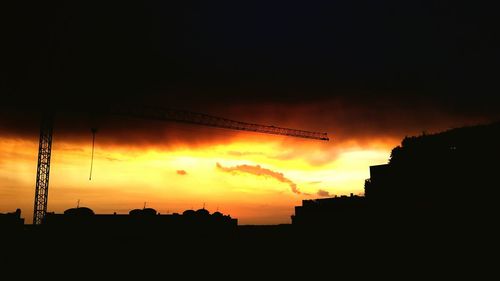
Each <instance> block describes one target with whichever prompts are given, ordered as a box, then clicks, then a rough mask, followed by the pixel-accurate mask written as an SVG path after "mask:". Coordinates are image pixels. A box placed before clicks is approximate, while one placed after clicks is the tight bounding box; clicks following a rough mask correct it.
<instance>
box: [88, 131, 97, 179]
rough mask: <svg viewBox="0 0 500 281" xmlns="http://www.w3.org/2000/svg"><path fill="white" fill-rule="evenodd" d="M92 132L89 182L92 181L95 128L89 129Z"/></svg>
mask: <svg viewBox="0 0 500 281" xmlns="http://www.w3.org/2000/svg"><path fill="white" fill-rule="evenodd" d="M90 130H91V131H92V156H91V158H90V175H89V181H90V180H92V167H93V166H94V147H95V133H96V132H97V129H96V128H92V129H90Z"/></svg>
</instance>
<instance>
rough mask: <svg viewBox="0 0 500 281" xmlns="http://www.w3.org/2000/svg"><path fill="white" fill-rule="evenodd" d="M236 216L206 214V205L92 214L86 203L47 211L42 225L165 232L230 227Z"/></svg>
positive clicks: (180, 232) (83, 229) (220, 229)
mask: <svg viewBox="0 0 500 281" xmlns="http://www.w3.org/2000/svg"><path fill="white" fill-rule="evenodd" d="M237 225H238V220H237V219H233V218H231V216H229V215H223V214H222V213H220V212H215V213H214V214H212V215H211V214H210V212H209V211H208V210H206V209H204V208H203V209H199V210H197V211H193V210H186V211H184V213H183V214H182V215H180V214H177V213H174V214H167V215H161V214H159V213H158V212H157V211H156V210H155V209H152V208H144V209H134V210H131V211H130V212H129V214H128V215H126V214H116V213H115V214H112V215H108V214H94V212H93V211H92V210H91V209H89V208H86V207H79V208H72V209H68V210H66V211H65V212H64V214H55V213H47V215H46V217H45V219H44V221H43V227H45V228H62V229H73V230H74V229H77V230H79V231H93V230H96V231H105V232H116V233H128V234H140V233H169V234H182V233H186V232H189V231H201V232H210V231H213V232H221V231H222V232H223V231H232V230H234V229H235V228H236V227H237Z"/></svg>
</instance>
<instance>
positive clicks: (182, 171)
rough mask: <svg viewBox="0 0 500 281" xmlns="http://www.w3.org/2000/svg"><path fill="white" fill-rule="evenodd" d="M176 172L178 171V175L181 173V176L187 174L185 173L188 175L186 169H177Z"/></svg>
mask: <svg viewBox="0 0 500 281" xmlns="http://www.w3.org/2000/svg"><path fill="white" fill-rule="evenodd" d="M176 173H177V174H178V175H181V176H185V175H187V172H186V171H184V170H177V171H176Z"/></svg>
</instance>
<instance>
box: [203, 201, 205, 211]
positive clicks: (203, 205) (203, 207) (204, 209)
mask: <svg viewBox="0 0 500 281" xmlns="http://www.w3.org/2000/svg"><path fill="white" fill-rule="evenodd" d="M203 210H205V202H203Z"/></svg>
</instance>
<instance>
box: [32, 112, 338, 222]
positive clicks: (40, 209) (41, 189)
mask: <svg viewBox="0 0 500 281" xmlns="http://www.w3.org/2000/svg"><path fill="white" fill-rule="evenodd" d="M101 111H103V113H105V114H117V115H123V116H130V117H136V118H145V119H156V120H163V121H175V122H183V123H191V124H198V125H204V126H211V127H219V128H226V129H232V130H242V131H253V132H259V133H265V134H275V135H285V136H292V137H299V138H309V139H316V140H324V141H327V140H329V139H328V136H327V134H326V133H318V132H309V131H303V130H296V129H289V128H281V127H275V126H266V125H259V124H252V123H246V122H241V121H235V120H231V119H226V118H221V117H216V116H211V115H208V114H202V113H195V112H190V111H185V110H174V109H165V108H158V107H150V106H129V105H115V106H112V107H110V108H107V109H105V110H102V109H101ZM53 118H54V114H53V113H52V112H46V113H44V114H43V115H42V121H41V126H40V143H39V148H38V168H37V174H36V188H35V204H34V210H33V224H35V225H37V224H41V223H42V220H43V218H44V217H45V214H46V213H47V200H48V192H49V173H50V156H51V150H52V132H53ZM92 133H93V138H95V129H92Z"/></svg>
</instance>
